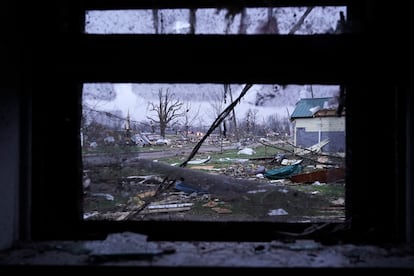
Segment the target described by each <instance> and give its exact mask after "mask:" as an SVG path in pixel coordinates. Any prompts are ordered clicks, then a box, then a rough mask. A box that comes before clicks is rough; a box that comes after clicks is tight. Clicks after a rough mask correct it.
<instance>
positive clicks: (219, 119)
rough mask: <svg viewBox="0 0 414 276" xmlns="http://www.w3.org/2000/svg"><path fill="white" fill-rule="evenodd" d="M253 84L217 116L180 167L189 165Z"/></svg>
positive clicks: (247, 85)
mask: <svg viewBox="0 0 414 276" xmlns="http://www.w3.org/2000/svg"><path fill="white" fill-rule="evenodd" d="M252 86H253V84H246V85H245V86H244V88H243V90H242V92H241V93H240V95H239V96H238V97H237V99H236V100H234V101H233V102H232V103H230V104H229V106H227V107H226V109H224V111H223V112H221V113H220V114H219V116H217V118H216V120H214V122H213V124H212V125H211V126H210V128H209V130H208V131H207V132H206V134H205V135H204V136H203V138H201V140H200V141H199V142H198V143H197V145H196V146H195V147H194V148H193V150H192V151H191V153H190V155H189V156H188V158H187V160H185V161H184V162H183V163H181V164H180V167H185V166H187V163H188V161H190V160H191V159H193V157H194V156H195V155H196V154H197V152H198V150H199V149H200V147H201V145H202V144H203V143H204V141H205V140H206V139H207V137H208V136H209V135H210V134H211V133H212V132H213V131H214V130H215V129H216V128H217V127H218V126H219V125H220V124H221V123H222V122H223V120H224V119H225V118H226V117H227V116H228V115H229V114H230V112H231V111H232V110H233V109H234V107H235V106H236V105H237V104H238V103H239V102H240V100H241V98H243V96H244V95H245V94H246V93H247V91H248V90H249V89H250V88H251V87H252Z"/></svg>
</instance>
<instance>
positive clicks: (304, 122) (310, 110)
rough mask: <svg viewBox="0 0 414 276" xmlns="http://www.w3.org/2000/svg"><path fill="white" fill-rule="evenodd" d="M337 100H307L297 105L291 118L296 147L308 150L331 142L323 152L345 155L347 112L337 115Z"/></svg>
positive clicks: (323, 148) (300, 101)
mask: <svg viewBox="0 0 414 276" xmlns="http://www.w3.org/2000/svg"><path fill="white" fill-rule="evenodd" d="M337 107H338V103H337V101H336V98H333V97H327V98H306V99H301V100H299V101H298V102H297V103H296V107H295V109H294V111H293V113H292V115H291V117H290V119H291V121H292V124H293V142H294V145H295V146H298V147H301V148H307V147H310V146H313V145H315V144H317V143H320V142H322V141H324V140H329V143H328V144H326V145H325V146H323V147H322V152H329V153H345V112H342V114H340V115H338V114H337Z"/></svg>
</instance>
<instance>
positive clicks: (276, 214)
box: [267, 208, 288, 216]
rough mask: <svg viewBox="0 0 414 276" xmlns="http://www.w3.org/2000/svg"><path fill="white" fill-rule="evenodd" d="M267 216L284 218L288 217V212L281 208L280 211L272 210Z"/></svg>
mask: <svg viewBox="0 0 414 276" xmlns="http://www.w3.org/2000/svg"><path fill="white" fill-rule="evenodd" d="M267 214H268V215H269V216H284V215H287V214H288V212H286V211H285V210H284V209H282V208H279V209H274V210H270V211H269V212H268V213H267Z"/></svg>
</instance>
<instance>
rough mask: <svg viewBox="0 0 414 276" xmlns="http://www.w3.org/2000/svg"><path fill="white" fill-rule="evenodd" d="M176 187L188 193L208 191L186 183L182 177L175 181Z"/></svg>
mask: <svg viewBox="0 0 414 276" xmlns="http://www.w3.org/2000/svg"><path fill="white" fill-rule="evenodd" d="M174 188H175V189H177V190H179V191H182V192H184V193H186V194H192V193H207V191H204V190H202V189H200V188H197V187H194V186H192V185H190V184H188V183H184V179H183V178H181V179H180V180H177V181H176V182H175V185H174Z"/></svg>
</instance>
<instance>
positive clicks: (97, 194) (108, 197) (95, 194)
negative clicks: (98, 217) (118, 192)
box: [91, 193, 114, 200]
mask: <svg viewBox="0 0 414 276" xmlns="http://www.w3.org/2000/svg"><path fill="white" fill-rule="evenodd" d="M91 196H96V197H104V198H105V199H106V200H114V196H113V195H110V194H104V193H91Z"/></svg>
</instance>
